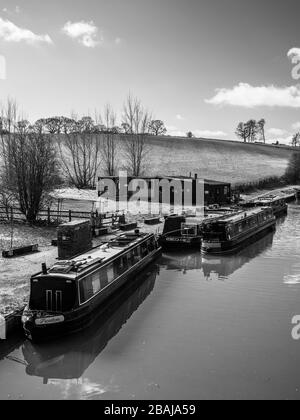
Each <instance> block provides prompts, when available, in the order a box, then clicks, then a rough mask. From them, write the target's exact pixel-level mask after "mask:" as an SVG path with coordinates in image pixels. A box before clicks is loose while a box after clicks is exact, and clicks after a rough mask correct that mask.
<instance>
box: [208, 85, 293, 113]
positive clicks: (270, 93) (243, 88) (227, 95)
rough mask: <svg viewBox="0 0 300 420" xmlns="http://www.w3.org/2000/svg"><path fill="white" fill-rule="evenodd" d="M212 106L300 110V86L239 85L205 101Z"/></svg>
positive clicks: (224, 89)
mask: <svg viewBox="0 0 300 420" xmlns="http://www.w3.org/2000/svg"><path fill="white" fill-rule="evenodd" d="M205 102H206V103H208V104H211V105H231V106H240V107H244V108H255V107H259V106H266V107H286V108H300V86H287V87H276V86H274V85H270V86H257V87H256V86H251V85H249V84H248V83H239V84H238V85H237V86H234V87H233V88H232V89H226V88H221V89H216V95H215V96H214V97H213V98H211V99H207V100H205Z"/></svg>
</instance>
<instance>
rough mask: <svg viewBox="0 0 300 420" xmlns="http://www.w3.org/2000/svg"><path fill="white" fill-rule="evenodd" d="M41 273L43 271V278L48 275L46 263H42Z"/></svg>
mask: <svg viewBox="0 0 300 420" xmlns="http://www.w3.org/2000/svg"><path fill="white" fill-rule="evenodd" d="M42 271H43V274H44V276H45V275H46V274H48V270H47V265H46V263H43V264H42Z"/></svg>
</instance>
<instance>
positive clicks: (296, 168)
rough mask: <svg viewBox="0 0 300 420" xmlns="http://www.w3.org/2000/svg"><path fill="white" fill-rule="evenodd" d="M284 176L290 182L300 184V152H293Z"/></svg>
mask: <svg viewBox="0 0 300 420" xmlns="http://www.w3.org/2000/svg"><path fill="white" fill-rule="evenodd" d="M284 178H285V180H286V182H288V183H290V184H300V152H297V153H293V154H292V156H291V159H290V162H289V166H288V168H287V170H286V172H285V176H284Z"/></svg>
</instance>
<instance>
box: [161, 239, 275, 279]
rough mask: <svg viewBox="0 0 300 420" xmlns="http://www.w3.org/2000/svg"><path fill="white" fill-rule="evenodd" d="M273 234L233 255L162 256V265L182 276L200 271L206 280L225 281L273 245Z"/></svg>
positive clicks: (183, 254)
mask: <svg viewBox="0 0 300 420" xmlns="http://www.w3.org/2000/svg"><path fill="white" fill-rule="evenodd" d="M273 239H274V232H272V233H269V234H268V235H266V236H264V237H263V238H262V239H260V240H259V241H256V242H255V243H252V244H251V245H249V246H247V247H245V248H243V249H242V250H241V251H240V252H238V253H236V254H235V255H226V256H212V255H206V256H203V255H201V253H200V252H199V251H198V252H193V253H191V252H190V253H188V252H186V253H180V254H173V253H172V254H164V256H163V259H162V265H164V266H165V268H166V269H167V270H173V271H181V272H183V274H185V273H187V272H188V271H190V270H201V271H203V274H204V276H205V278H206V279H207V280H210V279H211V278H212V277H213V278H214V279H215V277H216V275H217V277H218V279H219V280H224V279H227V278H228V277H229V276H230V275H232V274H233V273H234V272H235V271H237V270H239V269H240V268H242V267H243V266H244V265H245V264H247V263H249V262H250V261H251V260H252V259H254V258H256V257H258V256H259V255H260V254H262V253H263V252H265V251H267V250H268V249H269V248H271V247H272V245H273Z"/></svg>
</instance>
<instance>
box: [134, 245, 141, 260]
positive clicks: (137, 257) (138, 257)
mask: <svg viewBox="0 0 300 420" xmlns="http://www.w3.org/2000/svg"><path fill="white" fill-rule="evenodd" d="M133 257H134V264H137V263H138V262H139V261H140V260H141V248H140V247H139V246H138V247H136V248H134V250H133Z"/></svg>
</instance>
